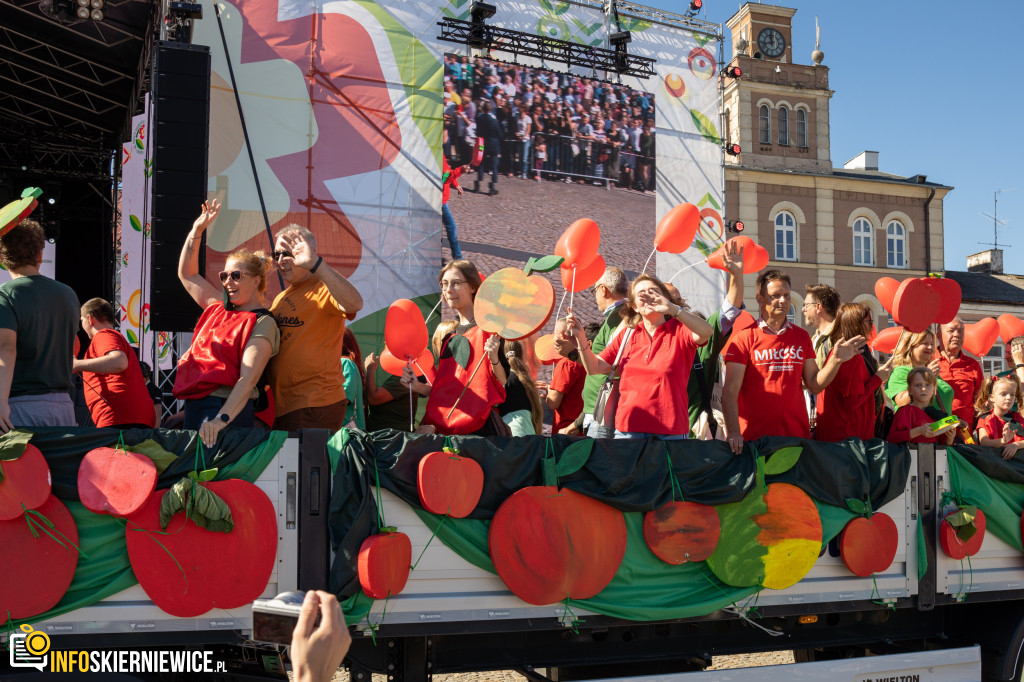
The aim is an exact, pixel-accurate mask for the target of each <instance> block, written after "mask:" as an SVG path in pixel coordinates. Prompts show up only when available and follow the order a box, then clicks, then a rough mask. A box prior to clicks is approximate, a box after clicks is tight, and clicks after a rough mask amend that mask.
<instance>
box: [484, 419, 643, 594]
mask: <svg viewBox="0 0 1024 682" xmlns="http://www.w3.org/2000/svg"><path fill="white" fill-rule="evenodd" d="M593 445H594V444H593V441H592V440H590V439H587V440H583V441H579V442H577V443H573V444H572V445H570V446H569V447H568V448H566V449H565V450H564V451H563V453H562V456H561V457H560V458H559V460H558V463H557V464H556V463H555V459H554V458H553V457H549V458H546V459H545V460H544V461H543V472H544V483H545V485H542V486H530V487H527V488H521V489H520V490H518V491H516V492H515V493H513V494H512V495H511V496H510V497H509V498H508V499H506V500H505V501H504V502H503V503H502V504H501V506H500V507H498V511H497V512H496V513H495V514H494V518H493V519H492V520H491V527H490V531H489V533H488V536H487V545H488V548H489V549H490V553H491V560H492V561H493V562H494V568H495V569H496V570H497V572H498V576H499V577H500V578H501V580H502V582H504V583H505V585H506V586H507V587H508V588H509V589H510V590H511V591H512V593H513V594H515V595H516V596H517V597H519V598H520V599H522V600H523V601H525V602H527V603H529V604H535V605H538V606H539V605H544V604H554V603H556V602H560V601H562V600H564V599H567V598H568V599H587V598H589V597H593V596H594V595H596V594H597V593H599V592H600V591H601V590H603V589H604V588H605V587H606V586H607V585H608V583H609V582H611V579H612V578H613V577H614V576H615V573H616V571H618V569H619V565H620V564H621V563H622V558H623V556H625V553H626V521H625V518H624V517H623V515H622V512H620V511H619V510H618V509H615V508H613V507H609V506H608V505H606V504H604V503H602V502H598V501H597V500H595V499H593V498H590V497H587V496H586V495H582V494H580V493H577V492H575V491H573V490H569V489H568V488H559V487H558V477H559V476H568V475H569V474H572V473H574V472H575V471H578V470H579V469H580V468H581V467H582V466H583V465H584V464H585V463H586V461H587V459H589V457H590V451H591V449H592V448H593Z"/></svg>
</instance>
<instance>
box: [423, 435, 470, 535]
mask: <svg viewBox="0 0 1024 682" xmlns="http://www.w3.org/2000/svg"><path fill="white" fill-rule="evenodd" d="M416 489H417V491H418V492H419V496H420V504H422V505H423V508H424V509H426V510H427V511H428V512H430V513H431V514H447V515H448V516H451V517H452V518H455V519H461V518H464V517H466V516H469V514H470V513H471V512H472V511H473V510H474V509H475V508H476V504H477V502H479V501H480V494H481V493H482V492H483V489H484V470H483V469H481V468H480V465H479V464H477V463H476V461H474V460H472V459H469V458H468V457H460V456H459V452H458V450H455V449H453V448H449V447H446V448H444V450H443V451H441V452H430V453H428V454H426V455H425V456H424V457H423V459H421V460H420V463H419V467H418V469H417V474H416Z"/></svg>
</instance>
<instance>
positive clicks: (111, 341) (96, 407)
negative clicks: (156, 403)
mask: <svg viewBox="0 0 1024 682" xmlns="http://www.w3.org/2000/svg"><path fill="white" fill-rule="evenodd" d="M118 350H119V351H121V352H122V353H124V354H125V356H126V357H127V358H128V368H127V369H126V370H124V371H123V372H121V373H120V374H99V373H97V372H82V383H84V384H85V402H86V404H87V405H88V406H89V412H90V414H92V421H93V423H94V424H96V426H97V427H104V426H113V425H115V424H145V425H146V426H149V427H152V426H153V422H154V421H155V420H156V415H155V414H154V410H153V400H152V398H150V397H149V391H148V390H147V389H146V382H145V381H143V379H142V368H141V367H139V359H138V358H137V357H136V356H135V351H133V350H132V349H131V346H129V345H128V342H127V341H125V339H124V337H123V336H121V334H120V333H119V332H118V331H117V330H114V329H101V330H100V331H99V332H97V333H96V336H94V337H92V341H91V342H90V343H89V349H88V350H87V351H85V358H84V359H86V360H90V359H92V358H102V357H103V356H104V355H106V354H107V353H111V352H113V351H118Z"/></svg>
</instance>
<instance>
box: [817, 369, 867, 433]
mask: <svg viewBox="0 0 1024 682" xmlns="http://www.w3.org/2000/svg"><path fill="white" fill-rule="evenodd" d="M834 353H835V351H834V350H833V351H832V352H830V353H829V355H830V356H831V355H832V354H834ZM881 386H882V380H881V379H879V378H878V375H877V374H875V375H869V374H868V367H867V364H866V363H865V362H864V358H863V356H858V357H855V358H850V359H849V360H847V361H846V362H844V363H843V364H841V365H840V366H839V372H838V373H837V374H836V377H835V379H833V380H832V383H830V384H829V385H828V386H826V387H825V390H824V391H822V392H821V394H820V395H819V396H818V422H817V428H816V429H815V430H814V438H815V439H816V440H827V441H833V442H837V441H841V440H846V439H847V438H860V439H861V440H868V439H869V438H874V437H875V391H877V390H878V389H879V388H880V387H881Z"/></svg>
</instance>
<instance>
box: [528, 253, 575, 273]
mask: <svg viewBox="0 0 1024 682" xmlns="http://www.w3.org/2000/svg"><path fill="white" fill-rule="evenodd" d="M564 261H565V259H564V258H562V257H561V256H543V257H541V258H530V260H528V261H526V267H525V268H523V272H525V273H526V274H527V275H529V274H530V273H533V272H551V271H552V270H554V269H555V268H557V267H558V266H560V265H561V264H562V263H563V262H564Z"/></svg>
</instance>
